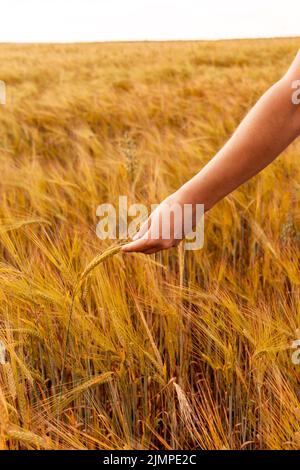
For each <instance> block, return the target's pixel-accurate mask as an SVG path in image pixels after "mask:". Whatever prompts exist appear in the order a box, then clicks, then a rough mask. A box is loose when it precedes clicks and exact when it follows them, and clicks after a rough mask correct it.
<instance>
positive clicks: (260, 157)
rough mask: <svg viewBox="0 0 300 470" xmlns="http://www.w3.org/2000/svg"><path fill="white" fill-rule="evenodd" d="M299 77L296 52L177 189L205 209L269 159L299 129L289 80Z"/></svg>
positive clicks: (299, 116) (299, 114)
mask: <svg viewBox="0 0 300 470" xmlns="http://www.w3.org/2000/svg"><path fill="white" fill-rule="evenodd" d="M297 77H298V79H299V78H300V56H299V55H298V56H297V58H296V59H295V61H294V63H293V64H292V66H291V68H290V70H289V71H288V73H287V74H286V75H285V76H284V77H283V78H282V79H281V80H280V81H279V82H277V83H276V84H275V85H273V86H272V87H271V88H270V89H269V90H268V91H267V92H266V93H265V94H264V95H263V96H262V97H261V98H260V100H259V101H258V102H257V103H256V105H255V106H254V107H253V108H252V110H251V111H250V112H249V113H248V114H247V116H246V117H245V118H244V120H243V121H242V122H241V124H240V125H239V127H238V128H237V130H236V131H235V133H234V134H233V135H232V137H231V138H230V139H229V141H228V142H227V143H226V144H225V146H224V147H223V148H222V149H221V150H220V151H219V152H218V153H217V155H216V156H215V157H214V158H213V159H212V160H211V161H210V162H209V163H208V164H207V165H206V166H205V167H204V168H203V169H202V170H201V171H200V172H199V173H198V174H197V175H195V176H194V177H193V178H192V179H191V180H190V181H188V182H187V183H186V184H185V185H183V186H182V187H181V188H180V190H179V191H178V193H179V196H180V199H181V200H182V201H183V202H186V203H202V204H204V206H205V210H208V209H210V208H211V207H212V206H213V205H214V204H216V202H218V201H219V200H220V199H222V198H223V197H225V196H226V195H227V194H229V193H230V192H231V191H233V190H234V189H235V188H237V187H238V186H240V185H241V184H242V183H244V182H245V181H247V180H248V179H249V178H251V177H252V176H254V175H255V174H257V173H258V172H259V171H260V170H262V169H263V168H264V167H265V166H267V165H268V164H269V163H270V162H271V161H273V160H274V159H275V158H276V157H277V156H278V155H279V154H280V153H281V152H282V151H283V150H284V149H285V148H286V147H287V146H288V145H289V144H290V143H291V142H292V141H293V140H294V139H295V138H296V137H297V136H298V135H299V133H300V107H299V106H297V105H295V104H293V102H292V92H293V90H292V81H293V79H297Z"/></svg>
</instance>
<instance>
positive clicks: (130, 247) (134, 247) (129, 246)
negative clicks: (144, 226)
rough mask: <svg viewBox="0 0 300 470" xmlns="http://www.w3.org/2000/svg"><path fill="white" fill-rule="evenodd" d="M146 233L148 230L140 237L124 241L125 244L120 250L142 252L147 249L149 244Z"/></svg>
mask: <svg viewBox="0 0 300 470" xmlns="http://www.w3.org/2000/svg"><path fill="white" fill-rule="evenodd" d="M147 233H148V232H146V233H145V235H144V236H143V237H142V238H139V239H138V240H134V241H132V242H129V243H126V245H123V246H122V248H121V251H124V252H125V253H132V252H144V251H146V250H149V249H150V247H151V246H150V243H149V240H148V237H147Z"/></svg>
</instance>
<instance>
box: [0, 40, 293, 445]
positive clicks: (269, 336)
mask: <svg viewBox="0 0 300 470" xmlns="http://www.w3.org/2000/svg"><path fill="white" fill-rule="evenodd" d="M299 47H300V39H281V40H249V41H224V42H207V43H206V42H182V43H181V42H178V43H176V42H174V43H172V42H170V43H150V42H149V43H147V42H145V43H115V44H113V43H112V44H89V45H83V44H82V45H75V44H74V45H52V46H50V45H22V46H21V45H1V46H0V49H1V62H0V80H3V81H5V83H6V86H7V104H6V105H5V106H0V146H1V150H0V174H1V179H0V201H1V204H0V220H1V222H0V256H1V259H0V300H1V302H0V309H1V314H0V315H1V316H0V322H1V323H0V325H1V328H0V341H1V342H2V344H3V345H4V346H5V348H6V356H5V360H2V364H0V447H1V448H2V449H300V366H297V365H294V364H293V362H292V359H291V355H292V352H293V350H292V349H291V343H292V341H294V340H296V339H297V338H300V303H299V300H300V289H299V287H300V278H299V254H300V217H299V189H300V166H299V154H300V141H299V140H298V142H297V141H296V142H295V143H294V144H293V145H292V146H290V148H289V149H288V150H287V151H286V152H285V153H284V155H283V156H281V157H280V158H279V159H278V160H277V161H276V162H275V163H274V164H273V165H271V166H270V167H268V168H267V169H266V170H265V171H264V172H263V173H261V174H260V175H258V176H257V177H256V178H254V179H253V180H251V181H250V182H249V183H247V184H246V185H244V186H243V187H241V188H240V189H238V190H237V191H235V192H234V193H233V194H232V195H230V196H229V197H227V198H226V199H225V200H224V201H222V202H221V203H219V204H218V205H217V206H216V207H215V208H213V209H212V210H211V211H210V212H209V213H208V214H207V216H206V219H205V245H204V248H203V249H202V250H200V251H196V252H195V251H194V252H193V251H190V252H187V251H184V250H183V249H182V246H181V247H179V248H177V249H173V250H170V251H169V252H163V253H160V254H157V255H155V256H145V255H141V254H132V255H124V254H120V253H116V254H115V255H114V256H111V257H109V258H107V259H106V260H104V261H103V262H102V263H101V264H99V265H98V266H97V267H95V269H94V270H93V271H92V272H90V275H89V276H88V277H87V278H86V280H85V282H84V285H83V288H82V289H81V290H80V292H79V293H78V295H74V289H75V286H76V283H77V281H78V278H79V276H80V274H81V273H82V272H83V271H84V269H85V267H86V266H87V265H88V263H89V262H90V261H91V260H93V259H94V257H95V256H97V255H99V253H102V252H104V251H105V250H106V249H107V248H110V247H112V246H115V244H116V242H113V241H107V242H106V241H105V242H104V241H101V240H99V239H98V238H97V236H96V233H95V230H96V224H97V222H98V220H97V217H96V207H97V206H98V205H99V204H101V203H102V202H111V203H112V204H117V202H118V197H119V195H127V196H128V197H129V202H130V203H135V202H143V203H145V204H147V205H149V206H150V204H152V203H158V202H159V201H160V200H162V199H163V198H164V197H165V196H167V195H168V194H169V193H170V192H172V191H174V190H175V189H177V188H178V186H179V185H181V184H182V183H183V182H185V181H186V180H187V179H188V178H190V177H191V176H192V175H193V174H195V173H196V172H197V171H198V170H199V169H200V168H201V167H202V166H203V165H204V164H205V162H207V161H208V160H209V159H210V158H211V157H212V156H213V155H214V154H215V152H216V151H217V150H218V149H219V148H220V147H221V146H222V144H223V143H225V141H226V140H227V139H228V137H229V136H230V135H231V133H232V132H233V130H234V129H235V127H236V126H237V124H238V123H239V122H240V120H241V118H242V117H243V116H244V115H245V113H246V112H247V110H248V109H249V108H250V107H251V105H252V104H254V103H255V101H256V100H257V98H258V97H259V96H260V95H261V94H262V93H263V92H264V91H265V90H266V89H267V88H268V87H269V86H270V85H272V84H273V83H274V82H275V81H276V80H278V79H279V78H280V77H281V76H282V74H283V73H284V72H285V70H286V69H287V67H288V65H289V63H290V62H291V61H292V59H293V57H294V56H295V54H296V52H297V50H298V49H299ZM70 313H72V316H71V321H70V322H69V320H70ZM67 331H68V332H69V334H68V340H67V347H66V337H67ZM2 359H3V358H2Z"/></svg>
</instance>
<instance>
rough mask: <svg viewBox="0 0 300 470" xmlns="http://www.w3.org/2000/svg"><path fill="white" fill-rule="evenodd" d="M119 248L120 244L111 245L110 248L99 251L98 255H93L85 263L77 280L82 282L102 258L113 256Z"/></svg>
mask: <svg viewBox="0 0 300 470" xmlns="http://www.w3.org/2000/svg"><path fill="white" fill-rule="evenodd" d="M120 250H121V247H120V246H113V247H112V248H108V249H107V250H105V251H104V252H103V253H100V254H99V255H97V256H95V258H94V259H92V261H91V262H90V263H89V264H88V265H87V267H86V268H85V270H84V271H83V273H82V274H81V276H80V278H79V282H82V281H83V280H84V279H85V278H86V277H87V276H88V275H89V274H90V272H91V271H93V269H94V268H95V267H96V266H98V264H100V263H102V262H103V261H104V260H106V259H107V258H110V257H111V256H114V255H115V254H117V253H118V252H119V251H120Z"/></svg>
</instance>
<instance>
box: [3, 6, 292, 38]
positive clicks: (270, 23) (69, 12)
mask: <svg viewBox="0 0 300 470" xmlns="http://www.w3.org/2000/svg"><path fill="white" fill-rule="evenodd" d="M0 18H1V22H0V42H81V41H112V40H167V39H219V38H241V37H272V36H300V0H0Z"/></svg>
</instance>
